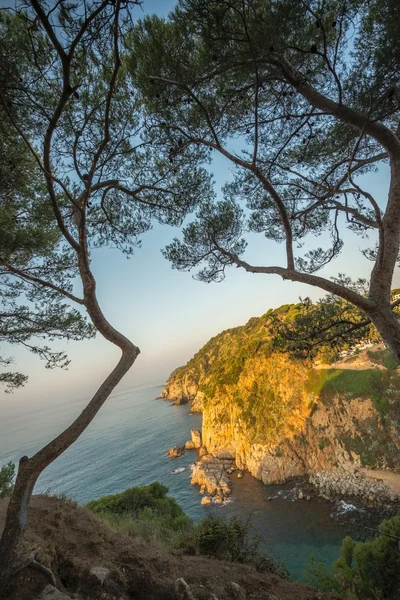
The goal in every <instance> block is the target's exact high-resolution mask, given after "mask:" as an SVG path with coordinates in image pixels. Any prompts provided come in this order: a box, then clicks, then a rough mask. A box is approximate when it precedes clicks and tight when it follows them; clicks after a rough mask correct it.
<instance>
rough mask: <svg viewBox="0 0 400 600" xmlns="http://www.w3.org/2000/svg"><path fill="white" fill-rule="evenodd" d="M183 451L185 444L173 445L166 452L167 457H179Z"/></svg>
mask: <svg viewBox="0 0 400 600" xmlns="http://www.w3.org/2000/svg"><path fill="white" fill-rule="evenodd" d="M184 452H185V446H184V445H178V446H173V447H172V448H170V449H169V450H168V452H167V454H168V457H169V458H179V457H180V456H182V454H184Z"/></svg>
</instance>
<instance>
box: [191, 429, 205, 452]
mask: <svg viewBox="0 0 400 600" xmlns="http://www.w3.org/2000/svg"><path fill="white" fill-rule="evenodd" d="M190 434H191V436H192V442H193V444H194V446H193V447H194V448H201V446H202V443H201V431H200V429H192V430H191V432H190Z"/></svg>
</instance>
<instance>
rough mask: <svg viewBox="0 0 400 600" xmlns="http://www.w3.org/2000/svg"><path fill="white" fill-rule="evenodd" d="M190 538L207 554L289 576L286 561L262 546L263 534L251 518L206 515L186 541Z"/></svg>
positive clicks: (195, 545)
mask: <svg viewBox="0 0 400 600" xmlns="http://www.w3.org/2000/svg"><path fill="white" fill-rule="evenodd" d="M188 541H190V542H191V544H192V546H194V547H195V548H196V549H197V551H198V553H199V554H202V555H204V556H208V557H215V558H218V559H220V560H228V561H231V562H238V563H244V564H249V565H252V566H253V567H255V568H256V569H257V570H258V571H262V572H270V573H277V574H278V575H280V576H281V577H285V578H288V577H289V573H288V571H287V569H285V567H284V566H283V565H282V564H280V563H279V562H277V561H275V560H274V559H273V558H271V557H270V556H269V555H268V554H266V553H265V552H263V551H262V550H261V549H260V545H261V536H260V535H259V534H258V533H257V532H255V531H254V530H253V528H252V526H251V524H250V519H247V520H246V521H244V520H242V519H240V518H239V517H236V516H235V517H231V518H230V519H224V518H220V517H214V516H209V517H206V518H205V519H203V520H202V521H201V522H200V523H199V524H198V526H197V528H196V530H195V533H194V539H193V538H192V539H191V540H184V542H183V544H185V543H186V544H187V543H188Z"/></svg>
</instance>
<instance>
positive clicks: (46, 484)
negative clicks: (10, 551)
mask: <svg viewBox="0 0 400 600" xmlns="http://www.w3.org/2000/svg"><path fill="white" fill-rule="evenodd" d="M162 387H163V386H162V385H160V386H154V387H146V388H141V389H131V390H129V391H124V392H120V393H116V394H115V395H113V396H111V397H110V398H109V399H108V400H107V402H106V403H105V405H104V406H103V408H102V409H101V410H100V412H99V413H98V415H97V416H96V417H95V419H94V420H93V422H92V423H91V424H90V426H89V427H88V428H87V430H86V431H85V432H84V433H83V434H82V436H81V437H80V438H79V439H78V440H77V441H76V442H75V444H73V446H71V447H70V448H69V449H68V450H67V451H66V452H65V453H64V454H63V455H62V456H60V457H59V458H58V459H57V460H56V461H55V462H54V463H52V464H51V465H50V466H49V467H48V468H47V469H46V470H45V471H44V472H43V473H42V475H41V476H40V478H39V480H38V482H37V485H36V488H35V492H34V493H50V494H65V495H66V496H68V497H69V498H73V499H75V500H76V501H77V502H78V503H79V504H82V505H84V504H86V503H87V502H89V501H90V500H93V499H95V498H99V497H101V496H105V495H107V494H115V493H117V492H122V491H123V490H125V489H127V488H129V487H132V486H139V485H145V484H149V483H151V482H153V481H159V482H160V483H163V484H165V485H167V486H168V488H169V495H170V496H172V497H173V498H175V499H176V501H177V502H178V503H179V504H180V505H181V506H182V508H183V509H184V510H185V512H186V513H187V514H188V515H189V516H190V517H192V518H193V519H195V520H199V519H202V518H203V517H205V516H207V515H209V514H215V515H218V516H226V517H230V516H233V515H239V516H241V517H243V518H246V519H247V518H248V517H251V523H252V524H253V527H254V529H255V530H256V531H257V532H258V533H259V535H260V536H261V539H262V545H263V547H264V548H265V550H267V551H268V552H270V553H272V554H273V556H274V557H275V558H277V559H278V560H280V561H282V562H283V563H284V564H285V566H286V567H287V568H288V569H289V572H290V574H291V576H292V577H293V578H294V579H296V580H303V576H304V571H305V568H306V566H307V564H308V563H309V561H310V557H311V555H312V554H313V555H314V558H315V559H316V560H317V561H320V562H322V563H324V564H325V565H326V566H327V567H328V568H330V567H331V565H332V562H333V561H335V560H336V559H337V558H338V555H339V549H340V546H341V541H342V539H343V537H345V536H346V535H348V534H353V535H354V534H357V530H355V528H354V527H353V526H351V527H350V526H349V524H348V523H342V522H340V520H339V522H338V520H337V519H333V518H332V514H333V513H334V512H336V513H337V511H339V512H340V511H343V512H346V511H348V510H350V511H351V510H354V507H351V506H350V507H349V506H348V505H346V504H345V503H342V504H341V505H340V506H334V505H333V504H332V503H327V502H324V501H323V500H321V499H318V498H313V499H312V500H311V501H306V500H293V494H290V489H291V487H292V486H293V484H289V485H283V486H265V485H263V484H262V483H261V482H260V481H258V480H257V479H255V478H254V477H252V476H251V475H250V474H248V473H246V474H245V476H244V477H243V478H242V479H238V478H237V477H235V476H233V478H232V484H233V488H232V496H231V498H230V500H229V501H228V502H227V503H226V504H224V505H222V506H221V505H214V504H213V505H210V506H202V505H201V503H200V502H201V496H200V494H199V488H198V486H193V485H191V483H190V474H191V468H192V466H193V463H194V462H195V460H196V458H197V454H196V451H187V452H186V453H185V454H184V455H183V456H182V457H180V458H178V459H174V460H171V459H169V458H168V457H167V455H166V451H167V450H168V448H170V447H171V446H174V445H176V444H182V443H184V442H185V441H186V440H187V439H190V430H191V429H193V428H201V415H197V414H190V413H189V406H188V405H183V406H174V405H171V404H170V403H169V402H166V401H164V400H162V399H160V398H159V396H160V393H161V391H162ZM83 406H84V402H83V401H82V400H80V401H78V400H77V401H74V402H67V403H64V404H62V405H57V406H50V407H45V408H41V409H37V410H33V409H32V410H31V412H29V411H28V412H24V413H23V414H21V413H19V414H17V413H13V411H8V412H6V413H5V415H4V414H3V415H2V416H1V418H0V466H1V465H3V464H5V463H7V462H8V461H14V462H17V461H18V460H19V458H20V457H21V456H23V455H28V456H32V454H34V453H35V452H36V451H37V450H39V449H40V448H41V447H42V446H43V445H44V444H45V443H47V442H48V441H49V440H50V439H51V438H52V437H54V435H55V434H56V433H59V432H61V431H62V430H63V429H64V428H65V427H66V426H68V425H69V423H71V421H72V420H74V418H76V416H77V415H78V414H79V412H80V410H81V409H82V408H83ZM268 497H273V500H272V501H267V500H266V498H268ZM355 516H357V515H356V513H355ZM349 527H350V528H349Z"/></svg>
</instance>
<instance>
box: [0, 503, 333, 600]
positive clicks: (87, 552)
mask: <svg viewBox="0 0 400 600" xmlns="http://www.w3.org/2000/svg"><path fill="white" fill-rule="evenodd" d="M6 508H7V501H6V500H0V531H1V529H2V526H3V522H4V516H5V511H6ZM24 548H25V550H26V551H27V552H30V551H31V550H35V551H36V554H37V559H38V560H40V561H41V562H42V563H43V564H44V565H46V566H47V567H49V568H51V569H52V570H53V572H54V574H55V578H56V584H57V588H58V589H60V590H63V592H64V593H61V592H60V593H59V595H57V593H55V592H53V595H51V593H50V589H49V588H47V590H48V592H49V593H48V594H43V590H44V589H45V588H46V586H47V585H48V581H47V579H46V577H45V576H44V575H43V574H42V573H38V572H37V571H33V570H30V569H26V570H25V571H23V572H22V573H21V574H20V575H18V576H16V577H15V578H14V579H13V581H12V582H11V584H10V589H9V593H8V595H7V600H39V599H40V600H44V599H45V600H70V599H71V598H77V599H78V598H79V599H80V600H89V599H96V600H98V599H100V598H101V599H102V600H131V599H132V600H133V599H135V600H189V599H192V600H210V599H212V598H213V599H214V600H216V599H218V600H231V599H234V598H246V599H247V600H272V599H273V598H279V599H280V600H291V599H292V598H298V600H314V599H315V598H316V597H318V598H320V599H321V600H329V599H331V600H334V598H335V597H336V596H333V595H332V594H318V595H317V594H316V592H315V590H313V589H312V588H311V587H310V586H307V585H302V584H296V583H292V582H290V581H288V580H285V579H281V578H279V577H278V576H277V575H271V574H262V573H258V572H257V571H256V570H255V569H253V568H252V567H250V566H248V565H242V564H237V563H235V564H233V563H229V562H225V561H219V560H213V559H208V558H203V557H201V556H189V555H181V554H179V553H172V552H171V551H170V550H167V549H166V548H164V547H163V546H160V545H158V546H157V545H154V544H149V543H148V542H144V541H142V540H141V539H140V538H137V537H135V538H132V537H130V536H127V535H124V534H121V533H117V532H116V531H113V530H112V529H111V528H110V527H109V526H107V525H106V524H105V522H104V521H103V520H101V519H100V518H98V517H97V516H96V515H94V514H92V513H91V512H89V511H88V510H87V509H84V508H80V507H78V506H76V505H75V504H73V503H71V502H67V501H65V500H62V499H58V498H54V497H48V496H33V498H32V504H31V508H30V511H29V522H28V529H27V532H26V536H25V540H24ZM181 578H182V579H184V581H185V582H186V583H187V584H188V586H190V590H191V594H190V595H188V594H187V592H186V591H185V590H184V589H182V586H179V584H178V585H177V583H176V582H177V580H179V579H181ZM238 594H240V595H238Z"/></svg>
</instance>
